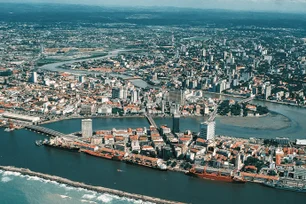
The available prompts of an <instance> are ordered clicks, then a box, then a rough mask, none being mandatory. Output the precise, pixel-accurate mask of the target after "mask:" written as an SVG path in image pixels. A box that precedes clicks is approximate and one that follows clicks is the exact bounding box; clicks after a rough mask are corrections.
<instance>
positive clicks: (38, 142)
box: [35, 140, 43, 146]
mask: <svg viewBox="0 0 306 204" xmlns="http://www.w3.org/2000/svg"><path fill="white" fill-rule="evenodd" d="M35 144H36V145H37V146H41V145H43V141H42V140H36V141H35Z"/></svg>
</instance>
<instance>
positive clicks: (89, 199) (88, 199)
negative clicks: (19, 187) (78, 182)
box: [0, 170, 153, 204]
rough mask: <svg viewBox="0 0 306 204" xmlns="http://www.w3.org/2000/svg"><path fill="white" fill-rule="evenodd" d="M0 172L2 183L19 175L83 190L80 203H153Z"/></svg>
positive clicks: (71, 189)
mask: <svg viewBox="0 0 306 204" xmlns="http://www.w3.org/2000/svg"><path fill="white" fill-rule="evenodd" d="M0 174H1V175H2V178H1V182H3V183H7V182H9V181H11V180H13V178H12V177H20V178H25V179H26V180H27V181H37V182H42V183H49V184H52V185H55V186H58V187H60V188H63V189H65V191H78V192H84V193H85V194H84V195H83V196H82V197H81V199H80V201H81V202H82V203H92V204H96V203H101V202H103V203H112V201H114V200H120V201H127V202H129V203H139V204H140V203H141V204H153V203H151V202H144V201H142V200H135V199H131V198H127V197H120V196H117V195H112V194H108V193H98V192H95V191H92V190H88V189H84V188H80V187H71V186H69V185H67V184H62V183H59V182H57V181H53V180H48V179H43V178H40V177H38V176H29V175H23V174H21V173H19V172H12V171H3V170H0ZM59 196H60V197H61V198H63V199H71V197H69V196H67V195H59Z"/></svg>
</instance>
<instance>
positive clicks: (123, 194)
mask: <svg viewBox="0 0 306 204" xmlns="http://www.w3.org/2000/svg"><path fill="white" fill-rule="evenodd" d="M0 169H1V170H4V171H13V172H19V173H21V174H24V175H29V176H37V177H39V178H43V179H47V180H53V181H56V182H58V183H63V184H67V185H70V186H72V187H76V188H84V189H88V190H92V191H96V192H98V193H109V194H113V195H117V196H120V197H126V198H131V199H136V200H142V201H148V202H152V203H160V204H162V203H165V204H182V203H179V202H175V201H169V200H164V199H160V198H154V197H150V196H145V195H140V194H134V193H128V192H124V191H120V190H115V189H110V188H105V187H100V186H92V185H87V184H84V183H81V182H76V181H71V180H69V179H66V178H62V177H58V176H52V175H48V174H43V173H39V172H34V171H31V170H29V169H24V168H16V167H12V166H0Z"/></svg>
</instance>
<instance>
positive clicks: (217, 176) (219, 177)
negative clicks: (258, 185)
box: [186, 168, 246, 183]
mask: <svg viewBox="0 0 306 204" xmlns="http://www.w3.org/2000/svg"><path fill="white" fill-rule="evenodd" d="M186 174H187V175H190V176H194V177H198V178H203V179H208V180H216V181H223V182H231V183H245V182H246V181H245V180H244V179H243V178H241V177H238V176H231V175H230V174H229V175H223V174H222V173H221V172H220V171H218V172H212V173H208V172H207V171H206V168H204V170H203V172H200V171H197V169H196V168H191V169H190V170H189V172H187V173H186Z"/></svg>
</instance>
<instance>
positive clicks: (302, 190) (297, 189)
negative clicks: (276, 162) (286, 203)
mask: <svg viewBox="0 0 306 204" xmlns="http://www.w3.org/2000/svg"><path fill="white" fill-rule="evenodd" d="M263 185H264V186H267V187H271V188H276V189H280V190H287V191H294V192H299V193H306V185H299V183H297V185H296V186H290V185H288V184H285V183H282V182H280V181H267V182H264V183H263Z"/></svg>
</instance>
